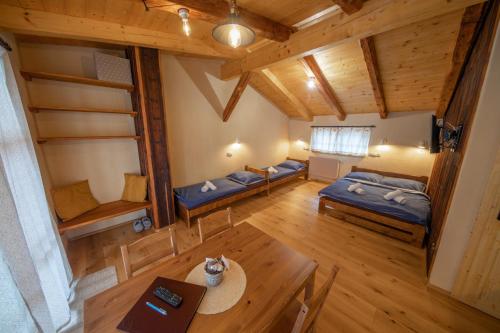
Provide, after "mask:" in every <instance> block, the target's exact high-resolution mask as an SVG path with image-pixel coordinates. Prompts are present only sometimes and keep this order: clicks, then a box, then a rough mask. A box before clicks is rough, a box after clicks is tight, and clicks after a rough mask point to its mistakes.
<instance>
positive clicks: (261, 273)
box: [84, 223, 318, 333]
mask: <svg viewBox="0 0 500 333" xmlns="http://www.w3.org/2000/svg"><path fill="white" fill-rule="evenodd" d="M221 254H224V255H225V256H226V257H228V258H230V259H232V260H234V261H236V262H238V263H239V264H240V265H241V267H242V268H243V270H244V271H245V273H246V276H247V286H246V290H245V293H244V294H243V296H242V298H241V299H240V301H239V302H238V303H237V304H236V305H235V306H234V307H232V308H231V309H229V310H227V311H225V312H223V313H219V314H215V315H201V314H196V315H195V317H194V319H193V321H192V322H191V326H190V327H189V332H208V331H210V332H242V331H246V332H265V331H267V330H268V329H269V328H270V327H271V325H272V323H273V321H274V320H276V319H277V318H279V316H280V314H281V313H282V311H283V310H284V309H285V308H286V306H287V305H288V304H289V303H290V302H291V301H292V300H293V299H294V298H296V297H297V296H298V295H299V294H300V292H301V291H302V290H304V289H305V298H306V299H308V298H310V297H311V295H312V292H313V289H314V275H315V272H316V268H317V266H318V264H317V263H316V262H314V261H313V260H311V259H309V258H307V257H305V256H304V255H302V254H300V253H298V252H296V251H295V250H293V249H291V248H289V247H288V246H286V245H284V244H282V243H280V242H279V241H277V240H276V239H274V238H272V237H271V236H269V235H267V234H265V233H264V232H262V231H260V230H259V229H257V228H255V227H253V226H251V225H250V224H248V223H242V224H240V225H238V226H236V227H234V228H233V229H231V230H229V231H226V232H224V233H222V234H220V235H218V236H216V237H215V238H212V239H210V240H208V241H207V242H205V243H203V244H200V245H199V246H196V247H195V248H193V249H191V250H189V251H186V252H184V253H182V254H180V255H179V256H177V257H174V258H172V259H171V260H168V261H166V262H164V263H162V264H160V265H158V266H157V267H155V268H153V269H151V270H148V271H146V272H143V273H142V274H139V275H137V276H135V277H133V278H132V279H129V280H128V281H125V282H124V283H121V284H119V285H117V286H115V287H113V288H111V289H109V290H106V291H105V292H103V293H101V294H99V295H97V296H95V297H93V298H90V299H88V300H86V301H85V312H84V331H85V332H99V333H102V332H116V331H117V330H116V326H117V325H118V323H119V322H120V321H121V320H122V318H123V317H124V316H125V315H126V314H127V312H128V311H129V310H130V309H131V308H132V306H133V305H134V304H135V302H136V301H137V299H139V297H140V296H141V295H142V294H143V293H144V291H145V290H146V288H147V287H148V286H149V285H150V284H151V283H152V282H153V280H154V279H155V278H156V277H157V276H163V277H168V278H171V279H177V280H184V279H185V278H186V276H187V274H188V273H189V272H190V271H191V270H192V269H193V268H194V267H195V266H196V265H198V264H199V263H200V262H203V261H204V260H205V257H216V256H219V255H221Z"/></svg>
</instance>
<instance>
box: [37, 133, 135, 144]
mask: <svg viewBox="0 0 500 333" xmlns="http://www.w3.org/2000/svg"><path fill="white" fill-rule="evenodd" d="M140 138H141V137H140V136H139V135H93V136H53V137H39V138H38V139H37V140H36V141H37V142H38V143H39V144H44V143H48V142H53V141H83V140H85V141H86V140H116V139H133V140H139V139H140Z"/></svg>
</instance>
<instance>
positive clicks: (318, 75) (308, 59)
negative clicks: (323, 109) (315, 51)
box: [300, 55, 346, 120]
mask: <svg viewBox="0 0 500 333" xmlns="http://www.w3.org/2000/svg"><path fill="white" fill-rule="evenodd" d="M300 62H301V63H302V65H303V66H304V69H305V71H306V74H307V76H309V77H310V78H313V79H314V80H315V81H316V87H317V88H318V90H319V92H320V94H321V96H323V98H324V99H325V101H326V102H327V103H328V105H329V106H330V108H331V109H332V110H333V111H334V112H335V113H336V114H337V118H338V119H339V120H344V119H345V117H346V113H345V111H344V109H343V108H342V105H341V104H340V102H339V100H338V98H337V96H336V95H335V92H334V91H333V88H332V86H331V85H330V82H328V80H327V79H326V77H325V75H324V74H323V71H322V70H321V68H320V67H319V65H318V63H317V62H316V59H315V58H314V56H313V55H308V56H305V57H304V58H302V59H301V61H300Z"/></svg>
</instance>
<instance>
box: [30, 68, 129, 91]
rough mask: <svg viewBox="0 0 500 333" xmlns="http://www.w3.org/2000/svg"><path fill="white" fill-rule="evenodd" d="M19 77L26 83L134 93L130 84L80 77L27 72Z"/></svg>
mask: <svg viewBox="0 0 500 333" xmlns="http://www.w3.org/2000/svg"><path fill="white" fill-rule="evenodd" d="M21 75H22V76H23V77H24V79H25V80H27V81H31V80H33V79H41V80H51V81H62V82H72V83H79V84H86V85H91V86H98V87H107V88H116V89H125V90H127V91H129V92H132V91H134V85H132V84H126V83H119V82H110V81H102V80H97V79H91V78H87V77H81V76H74V75H66V74H58V73H46V72H29V71H21Z"/></svg>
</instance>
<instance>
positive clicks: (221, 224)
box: [198, 207, 233, 243]
mask: <svg viewBox="0 0 500 333" xmlns="http://www.w3.org/2000/svg"><path fill="white" fill-rule="evenodd" d="M232 227H233V222H232V220H231V207H228V208H227V209H224V210H219V211H217V212H215V213H212V214H210V215H208V216H205V217H200V218H199V219H198V231H199V233H200V242H201V243H203V242H204V241H206V240H207V239H208V238H210V237H213V236H215V235H217V234H219V233H221V232H223V231H225V230H227V229H231V228H232Z"/></svg>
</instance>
